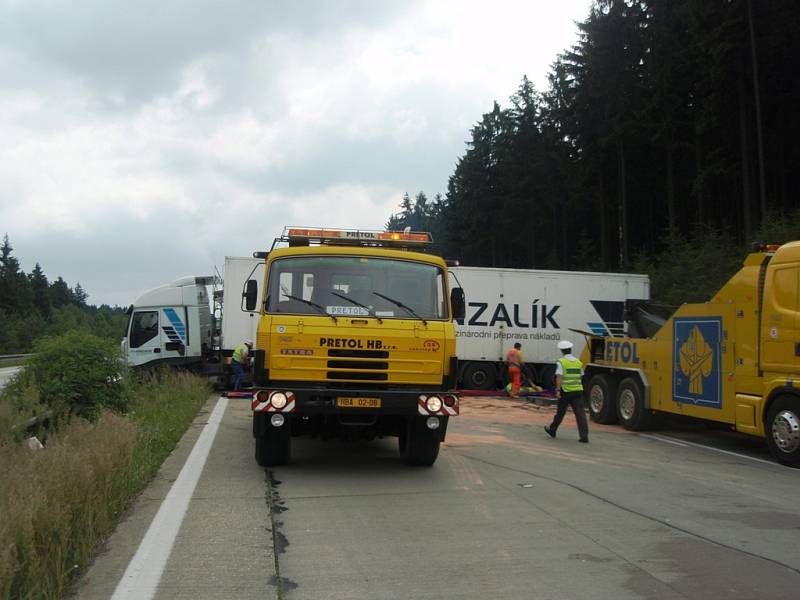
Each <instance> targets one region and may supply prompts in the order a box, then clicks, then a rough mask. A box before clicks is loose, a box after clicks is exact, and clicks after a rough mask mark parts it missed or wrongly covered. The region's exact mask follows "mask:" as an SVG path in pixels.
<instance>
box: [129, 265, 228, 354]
mask: <svg viewBox="0 0 800 600" xmlns="http://www.w3.org/2000/svg"><path fill="white" fill-rule="evenodd" d="M213 282H214V278H213V277H210V276H204V277H196V276H188V277H181V278H180V279H176V280H175V281H173V282H172V283H168V284H167V285H162V286H159V287H157V288H154V289H152V290H149V291H147V292H145V293H144V294H142V295H141V296H139V298H137V299H136V301H135V302H134V303H133V304H132V305H131V307H130V308H129V309H128V314H129V319H128V327H127V329H126V332H125V337H124V338H123V339H122V354H123V355H124V356H125V357H126V359H127V361H128V364H129V365H130V366H131V367H144V366H148V367H149V366H156V365H160V364H168V365H181V364H186V365H189V364H192V363H195V364H199V363H201V362H202V360H203V357H204V356H205V355H207V354H208V353H209V352H210V351H211V349H212V335H213V326H212V317H211V311H210V310H209V303H208V290H207V286H209V285H211V284H212V283H213Z"/></svg>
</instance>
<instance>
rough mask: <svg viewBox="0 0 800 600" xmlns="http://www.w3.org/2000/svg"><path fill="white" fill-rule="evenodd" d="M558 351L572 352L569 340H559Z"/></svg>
mask: <svg viewBox="0 0 800 600" xmlns="http://www.w3.org/2000/svg"><path fill="white" fill-rule="evenodd" d="M558 349H559V350H572V342H570V341H569V340H561V341H560V342H558Z"/></svg>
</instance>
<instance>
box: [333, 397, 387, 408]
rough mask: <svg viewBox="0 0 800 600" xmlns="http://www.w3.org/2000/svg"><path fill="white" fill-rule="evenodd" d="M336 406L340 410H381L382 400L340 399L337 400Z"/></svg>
mask: <svg viewBox="0 0 800 600" xmlns="http://www.w3.org/2000/svg"><path fill="white" fill-rule="evenodd" d="M336 406H338V407H339V408H380V407H381V399H380V398H349V397H342V396H340V397H338V398H336Z"/></svg>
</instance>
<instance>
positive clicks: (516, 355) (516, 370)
mask: <svg viewBox="0 0 800 600" xmlns="http://www.w3.org/2000/svg"><path fill="white" fill-rule="evenodd" d="M506 364H507V365H508V376H509V377H510V378H511V393H510V396H511V397H512V398H516V397H517V396H519V386H520V385H521V383H522V344H520V343H519V342H517V343H516V344H514V347H513V348H511V350H509V351H508V352H507V353H506Z"/></svg>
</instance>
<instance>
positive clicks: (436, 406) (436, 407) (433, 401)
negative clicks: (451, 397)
mask: <svg viewBox="0 0 800 600" xmlns="http://www.w3.org/2000/svg"><path fill="white" fill-rule="evenodd" d="M425 406H426V407H427V408H428V410H429V411H430V412H439V411H440V410H442V399H441V398H439V396H428V399H427V400H426V401H425Z"/></svg>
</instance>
